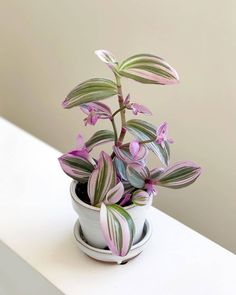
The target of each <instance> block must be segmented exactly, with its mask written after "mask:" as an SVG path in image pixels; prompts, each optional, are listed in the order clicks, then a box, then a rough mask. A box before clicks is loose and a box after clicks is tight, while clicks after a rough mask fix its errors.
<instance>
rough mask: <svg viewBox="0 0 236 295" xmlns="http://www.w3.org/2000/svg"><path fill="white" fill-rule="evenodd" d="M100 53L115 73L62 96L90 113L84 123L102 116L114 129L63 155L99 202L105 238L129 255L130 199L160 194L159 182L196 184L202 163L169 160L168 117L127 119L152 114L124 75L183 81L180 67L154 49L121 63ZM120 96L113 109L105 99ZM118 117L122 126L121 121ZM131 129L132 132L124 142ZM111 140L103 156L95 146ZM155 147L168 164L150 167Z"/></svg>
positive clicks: (141, 201) (69, 170)
mask: <svg viewBox="0 0 236 295" xmlns="http://www.w3.org/2000/svg"><path fill="white" fill-rule="evenodd" d="M95 53H96V55H97V56H98V57H99V58H100V59H101V60H102V61H103V62H104V63H106V64H107V65H108V66H109V68H110V69H111V70H112V71H113V73H114V76H115V79H114V81H111V80H109V79H103V78H94V79H90V80H87V81H85V82H83V83H81V84H79V85H78V86H76V87H75V88H74V89H73V90H72V91H71V92H70V93H69V94H68V96H67V97H66V99H65V100H64V101H63V107H64V108H66V109H69V108H72V107H79V108H80V109H81V111H82V112H83V113H84V114H85V115H86V118H85V119H84V123H85V125H95V124H96V123H97V121H98V120H101V119H103V120H107V121H108V122H110V124H111V127H112V131H111V130H100V131H97V132H95V133H94V134H93V135H92V136H91V138H89V139H88V140H87V141H84V139H83V136H82V135H81V134H79V135H78V137H77V145H76V148H75V149H74V150H72V151H70V152H68V153H66V154H64V155H62V156H61V157H60V158H59V161H60V164H61V167H62V169H63V170H64V172H65V173H66V174H67V175H69V176H70V177H72V178H73V179H75V180H77V181H78V183H87V194H88V197H89V200H90V205H92V206H96V207H100V208H101V210H100V223H101V228H102V232H103V234H104V238H105V240H106V242H107V245H108V247H109V248H110V250H111V251H112V253H113V254H115V255H119V256H125V255H126V254H127V253H128V252H129V250H130V248H131V246H132V243H133V238H134V234H135V224H134V221H133V220H132V218H131V216H130V215H129V213H128V212H127V211H126V209H125V207H126V206H127V205H130V204H134V205H136V206H143V205H146V204H148V203H149V202H150V199H151V198H152V197H153V196H155V195H156V194H157V187H158V186H162V187H167V188H172V189H177V188H182V187H186V186H188V185H190V184H192V183H193V182H194V181H195V180H196V179H197V178H198V176H199V175H200V173H201V168H200V167H199V166H198V165H196V164H194V163H192V162H189V161H183V162H177V163H174V164H170V163H169V160H170V148H169V145H170V144H172V143H173V140H172V139H171V138H169V136H168V125H167V123H166V122H164V123H162V124H160V126H159V127H156V126H154V125H152V124H151V123H148V122H146V120H141V119H132V120H128V121H127V120H126V112H132V113H133V115H135V116H137V115H151V111H150V110H149V109H148V108H147V107H145V106H144V105H141V104H138V103H135V102H134V101H133V100H132V99H131V98H130V95H129V94H128V95H127V96H124V95H123V92H122V87H121V78H129V79H132V80H136V81H138V82H141V83H145V84H159V85H171V84H176V83H178V82H179V77H178V74H177V72H176V71H175V70H174V69H173V68H172V67H171V66H170V65H169V64H168V63H166V62H165V61H164V60H163V59H162V58H160V57H157V56H155V55H151V54H139V55H135V56H132V57H130V58H128V59H126V60H124V61H123V62H121V63H118V62H117V60H116V59H115V57H114V56H113V55H112V54H111V53H110V52H109V51H106V50H97V51H95ZM116 96H117V98H118V108H117V110H115V111H112V110H111V109H110V108H109V106H107V105H106V104H104V103H103V102H101V101H102V100H104V99H107V98H109V97H112V99H116V98H115V97H116ZM117 117H120V120H121V130H120V132H118V130H117V127H116V120H117ZM126 132H129V133H131V134H132V135H133V137H134V139H133V140H132V141H131V142H125V141H124V140H125V135H126ZM107 142H111V144H112V149H111V153H110V155H109V154H107V153H105V152H104V151H102V152H101V153H100V155H99V156H98V158H96V159H95V158H93V157H92V156H91V154H90V152H91V151H92V150H93V149H94V148H95V147H97V146H98V145H101V144H104V143H107ZM149 151H152V152H153V153H154V154H155V155H156V156H157V157H158V158H159V160H160V162H161V163H162V166H163V167H157V168H154V169H149V168H148V167H147V166H146V163H147V156H148V153H149Z"/></svg>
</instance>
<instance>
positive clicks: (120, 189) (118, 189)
mask: <svg viewBox="0 0 236 295" xmlns="http://www.w3.org/2000/svg"><path fill="white" fill-rule="evenodd" d="M123 194H124V186H123V183H122V182H121V181H120V182H118V183H117V185H115V186H114V187H112V188H111V189H110V190H109V191H108V192H107V194H106V199H105V201H104V203H105V204H115V203H117V202H119V201H120V199H121V198H122V196H123Z"/></svg>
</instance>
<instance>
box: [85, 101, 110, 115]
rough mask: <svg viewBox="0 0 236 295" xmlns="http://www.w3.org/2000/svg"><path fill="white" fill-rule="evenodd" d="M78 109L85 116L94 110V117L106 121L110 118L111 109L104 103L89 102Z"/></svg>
mask: <svg viewBox="0 0 236 295" xmlns="http://www.w3.org/2000/svg"><path fill="white" fill-rule="evenodd" d="M80 109H81V110H82V111H83V112H84V113H85V114H87V115H89V113H90V111H91V110H94V112H95V113H96V115H98V116H99V118H100V119H108V118H110V117H111V116H112V112H111V109H110V108H109V106H107V105H106V104H105V103H102V102H99V101H97V102H89V103H86V104H82V105H81V106H80Z"/></svg>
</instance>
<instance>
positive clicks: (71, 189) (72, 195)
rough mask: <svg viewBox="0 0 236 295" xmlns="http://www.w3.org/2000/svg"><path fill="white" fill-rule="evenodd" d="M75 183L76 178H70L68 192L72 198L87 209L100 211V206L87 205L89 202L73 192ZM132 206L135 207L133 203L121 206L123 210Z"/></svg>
mask: <svg viewBox="0 0 236 295" xmlns="http://www.w3.org/2000/svg"><path fill="white" fill-rule="evenodd" d="M77 183H78V181H77V180H72V182H71V184H70V194H71V197H72V199H73V200H74V201H75V202H76V203H78V204H80V205H81V206H83V207H86V208H88V209H90V210H94V211H100V209H101V208H100V207H95V206H92V205H89V204H87V203H85V202H83V201H82V200H81V199H80V198H79V197H78V196H77V194H76V192H75V188H76V185H77ZM134 207H136V205H135V204H131V205H129V206H126V207H123V208H124V209H125V210H130V209H132V208H134Z"/></svg>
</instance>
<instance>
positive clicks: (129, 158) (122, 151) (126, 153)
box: [113, 143, 148, 164]
mask: <svg viewBox="0 0 236 295" xmlns="http://www.w3.org/2000/svg"><path fill="white" fill-rule="evenodd" d="M129 146H130V145H129V144H128V143H127V144H123V145H121V146H119V147H118V146H114V147H113V151H114V153H115V154H116V156H117V158H118V159H120V160H122V161H123V162H125V163H126V164H130V163H140V164H145V163H146V158H147V155H148V150H147V148H146V147H145V145H140V151H139V153H138V155H137V157H136V159H134V157H133V155H132V154H131V152H130V149H129Z"/></svg>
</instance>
